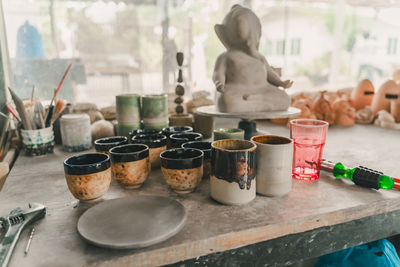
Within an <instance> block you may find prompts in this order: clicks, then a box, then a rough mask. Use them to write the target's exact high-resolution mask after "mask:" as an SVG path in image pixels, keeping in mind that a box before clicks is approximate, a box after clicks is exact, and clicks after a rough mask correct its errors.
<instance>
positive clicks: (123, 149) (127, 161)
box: [110, 144, 150, 189]
mask: <svg viewBox="0 0 400 267" xmlns="http://www.w3.org/2000/svg"><path fill="white" fill-rule="evenodd" d="M110 158H111V171H112V175H113V177H114V179H115V180H116V181H117V182H119V183H120V184H122V185H123V186H124V187H125V188H127V189H135V188H139V187H141V186H142V184H143V183H144V181H146V179H147V178H148V177H149V173H150V158H149V147H148V146H147V145H143V144H128V145H122V146H116V147H114V148H112V149H111V150H110Z"/></svg>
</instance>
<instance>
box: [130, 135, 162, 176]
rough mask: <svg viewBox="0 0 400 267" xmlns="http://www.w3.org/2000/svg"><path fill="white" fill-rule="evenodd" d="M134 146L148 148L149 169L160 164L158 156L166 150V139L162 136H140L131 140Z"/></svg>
mask: <svg viewBox="0 0 400 267" xmlns="http://www.w3.org/2000/svg"><path fill="white" fill-rule="evenodd" d="M132 143H134V144H145V145H147V146H148V147H149V154H150V163H151V168H156V167H159V166H160V164H161V160H160V154H161V152H163V151H165V150H166V149H167V137H166V136H165V135H163V134H140V135H136V136H134V137H133V138H132Z"/></svg>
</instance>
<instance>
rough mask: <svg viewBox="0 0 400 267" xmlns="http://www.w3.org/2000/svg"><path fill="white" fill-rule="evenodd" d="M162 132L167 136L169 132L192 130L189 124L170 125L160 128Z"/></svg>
mask: <svg viewBox="0 0 400 267" xmlns="http://www.w3.org/2000/svg"><path fill="white" fill-rule="evenodd" d="M162 132H163V134H165V136H167V138H169V136H170V135H171V134H175V133H187V132H193V128H192V127H190V126H170V127H166V128H163V129H162Z"/></svg>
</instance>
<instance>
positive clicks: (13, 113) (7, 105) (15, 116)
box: [6, 103, 21, 122]
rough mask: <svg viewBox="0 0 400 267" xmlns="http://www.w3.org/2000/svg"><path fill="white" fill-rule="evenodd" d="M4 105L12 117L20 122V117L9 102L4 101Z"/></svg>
mask: <svg viewBox="0 0 400 267" xmlns="http://www.w3.org/2000/svg"><path fill="white" fill-rule="evenodd" d="M6 107H7V110H8V112H10V113H11V114H12V115H13V116H14V118H16V119H17V121H19V122H21V119H20V118H19V117H18V115H17V113H16V112H15V110H14V109H13V108H12V107H11V105H10V104H9V103H6Z"/></svg>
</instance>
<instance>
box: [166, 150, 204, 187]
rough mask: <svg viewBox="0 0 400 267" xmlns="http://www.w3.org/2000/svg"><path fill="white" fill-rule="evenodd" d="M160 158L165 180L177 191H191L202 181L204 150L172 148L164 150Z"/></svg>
mask: <svg viewBox="0 0 400 267" xmlns="http://www.w3.org/2000/svg"><path fill="white" fill-rule="evenodd" d="M160 158H161V171H162V174H163V177H164V180H165V182H166V183H167V185H169V186H170V187H171V189H172V190H174V191H175V192H176V193H178V194H187V193H190V192H192V191H193V190H194V189H195V188H196V186H197V185H198V184H199V183H200V181H201V179H202V177H203V158H204V153H203V151H201V150H199V149H192V148H177V149H170V150H166V151H164V152H162V153H161V155H160Z"/></svg>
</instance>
